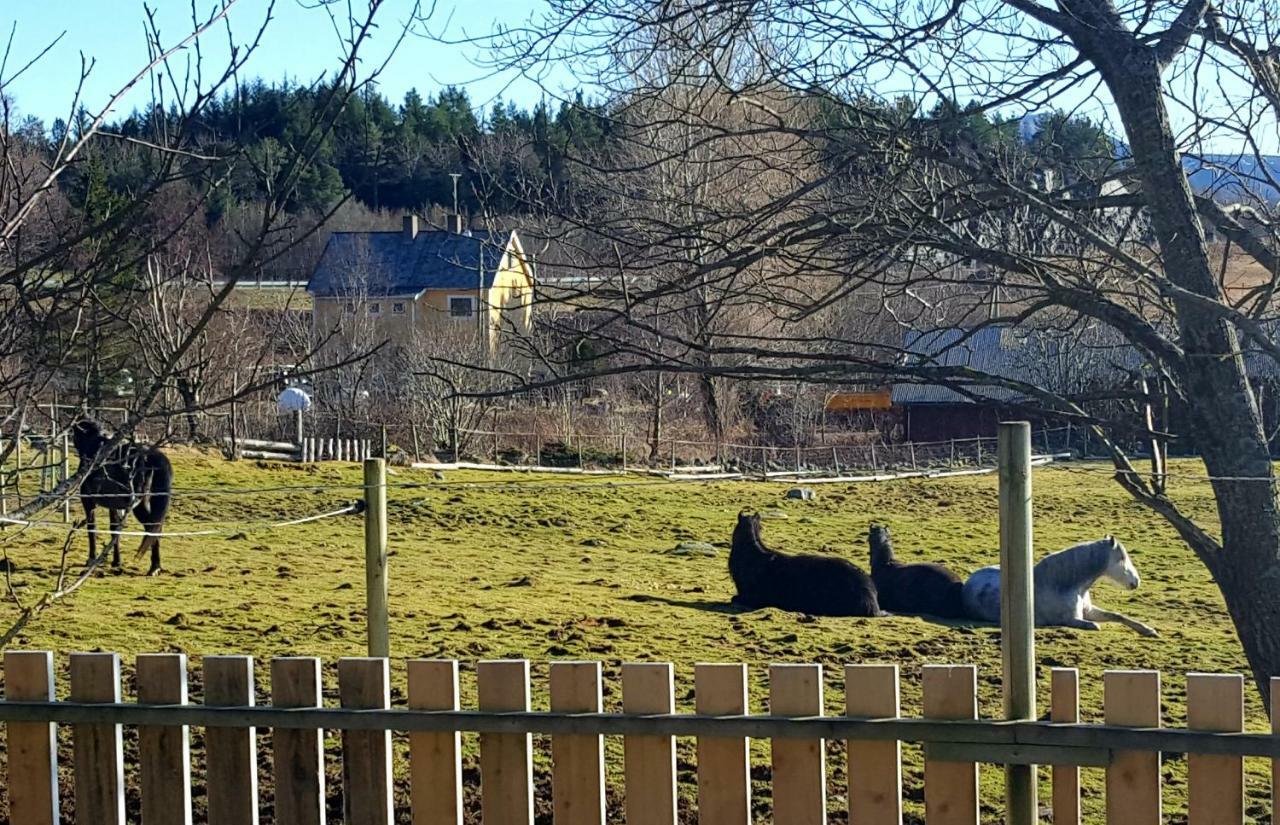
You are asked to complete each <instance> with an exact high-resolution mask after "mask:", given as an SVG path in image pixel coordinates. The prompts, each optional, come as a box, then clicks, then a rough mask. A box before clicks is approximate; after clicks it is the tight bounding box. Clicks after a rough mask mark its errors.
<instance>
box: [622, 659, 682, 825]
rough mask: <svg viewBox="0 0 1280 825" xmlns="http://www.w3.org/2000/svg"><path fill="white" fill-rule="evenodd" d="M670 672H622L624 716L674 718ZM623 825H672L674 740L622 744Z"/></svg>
mask: <svg viewBox="0 0 1280 825" xmlns="http://www.w3.org/2000/svg"><path fill="white" fill-rule="evenodd" d="M675 710H676V707H675V680H674V678H673V672H672V667H671V665H670V664H668V663H662V664H648V663H640V664H635V663H633V664H624V665H623V666H622V712H623V713H638V714H644V713H675ZM622 747H623V761H624V764H625V767H624V769H623V773H624V784H625V790H626V809H627V810H626V815H627V825H675V823H676V798H677V796H676V738H675V737H674V736H627V737H625V738H624V739H623V742H622Z"/></svg>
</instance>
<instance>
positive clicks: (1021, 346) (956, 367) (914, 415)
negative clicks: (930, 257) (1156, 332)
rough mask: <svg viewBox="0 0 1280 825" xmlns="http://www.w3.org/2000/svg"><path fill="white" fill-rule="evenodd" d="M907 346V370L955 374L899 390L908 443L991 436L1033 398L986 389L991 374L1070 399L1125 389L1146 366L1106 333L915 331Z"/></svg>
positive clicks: (998, 328) (896, 399)
mask: <svg viewBox="0 0 1280 825" xmlns="http://www.w3.org/2000/svg"><path fill="white" fill-rule="evenodd" d="M902 347H903V349H904V350H905V351H906V352H907V353H908V355H907V356H906V359H905V361H906V363H904V366H905V367H911V366H916V367H937V368H941V369H944V370H946V371H947V372H948V373H954V376H955V377H954V379H952V380H948V381H945V382H937V383H933V382H929V381H926V380H923V379H922V380H919V381H905V380H904V381H899V382H898V383H895V384H894V386H893V393H892V400H893V406H894V407H895V408H897V409H898V410H899V411H900V415H901V419H902V429H903V437H904V438H905V439H906V440H908V441H926V442H927V441H947V440H950V439H953V438H974V437H977V436H994V435H995V434H996V425H997V424H998V423H999V422H1000V421H1001V420H1002V419H1004V418H1007V417H1008V415H1009V414H1010V413H1012V412H1014V411H1015V408H1016V407H1017V406H1018V405H1019V404H1020V403H1022V402H1024V401H1028V400H1030V399H1027V398H1026V397H1025V396H1024V395H1023V394H1022V393H1020V392H1018V391H1017V390H1015V389H1012V388H1010V387H1002V386H998V385H993V383H985V384H984V383H982V381H984V380H986V381H988V382H990V378H987V376H994V377H995V378H996V379H1000V378H1005V379H1009V380H1010V381H1016V382H1018V383H1022V384H1030V385H1033V386H1036V387H1039V388H1042V389H1044V390H1046V391H1048V392H1052V393H1055V394H1057V395H1060V396H1065V397H1073V396H1080V395H1082V394H1085V393H1089V392H1092V391H1097V390H1101V389H1116V388H1118V387H1121V386H1125V385H1126V384H1129V383H1132V381H1133V380H1134V378H1135V376H1137V375H1138V373H1139V372H1140V371H1141V368H1142V363H1141V359H1140V357H1139V355H1138V353H1137V351H1136V350H1134V349H1133V347H1132V346H1130V345H1129V344H1128V343H1126V342H1123V341H1119V340H1116V339H1114V338H1113V337H1112V336H1107V335H1105V334H1103V333H1098V334H1094V335H1087V334H1082V333H1081V332H1078V331H1073V332H1071V333H1065V332H1059V331H1055V330H1043V329H1033V328H1023V327H1014V326H1007V325H992V326H988V327H981V328H976V329H961V328H949V329H937V330H926V331H914V330H913V331H909V332H907V333H906V335H905V336H904V338H903V343H902ZM966 372H968V373H970V375H969V377H966V376H965V373H966ZM1033 405H1034V403H1033ZM1021 417H1025V415H1023V416H1021Z"/></svg>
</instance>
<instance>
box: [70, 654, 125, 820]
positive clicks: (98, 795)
mask: <svg viewBox="0 0 1280 825" xmlns="http://www.w3.org/2000/svg"><path fill="white" fill-rule="evenodd" d="M71 701H73V702H105V703H116V702H119V701H120V657H119V656H117V655H116V654H114V653H72V654H71ZM71 738H72V752H73V757H72V758H73V761H74V763H75V783H74V784H75V793H76V819H77V820H78V821H80V822H92V823H93V824H94V825H124V821H125V819H124V741H123V736H122V731H121V727H120V725H112V724H82V725H72V726H71Z"/></svg>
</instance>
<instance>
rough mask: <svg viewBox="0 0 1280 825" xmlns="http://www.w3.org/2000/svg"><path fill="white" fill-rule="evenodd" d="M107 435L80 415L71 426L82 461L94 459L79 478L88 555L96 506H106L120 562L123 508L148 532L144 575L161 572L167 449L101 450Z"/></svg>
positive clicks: (92, 551)
mask: <svg viewBox="0 0 1280 825" xmlns="http://www.w3.org/2000/svg"><path fill="white" fill-rule="evenodd" d="M109 440H110V439H108V438H107V437H106V436H104V435H103V434H102V428H101V427H100V426H99V425H98V422H96V421H92V420H90V419H84V420H81V421H78V422H76V424H75V426H73V427H72V428H71V441H72V443H73V444H74V445H75V448H76V453H77V454H78V455H79V456H80V462H81V464H82V465H83V464H84V463H85V462H94V461H96V462H97V464H96V466H95V467H94V468H93V470H92V471H91V472H90V473H89V475H88V476H86V477H85V479H84V481H82V482H81V484H80V495H81V499H80V500H81V502H82V503H83V504H84V517H85V522H86V526H87V527H88V531H89V561H90V562H92V561H93V560H94V559H95V558H97V555H98V544H97V531H96V524H97V522H96V519H95V518H94V512H93V511H94V509H95V508H97V507H105V508H106V510H107V514H108V516H109V518H110V521H111V533H112V534H111V543H110V547H111V563H112V565H113V566H115V567H119V566H120V532H119V531H120V530H121V528H122V527H123V525H124V519H125V513H126V512H127V511H128V510H133V515H134V516H135V517H137V519H138V521H139V522H140V523H141V524H142V527H143V529H144V530H145V531H146V532H147V533H149V534H150V535H147V536H145V537H143V539H142V544H141V545H139V547H138V555H142V554H143V553H145V552H146V551H147V549H148V548H150V550H151V569H150V570H148V571H147V575H148V576H154V575H155V574H157V573H159V572H160V531H161V530H162V529H163V527H164V517H165V514H166V513H168V511H169V493H170V491H171V490H172V489H173V468H172V466H170V464H169V459H168V458H166V457H165V454H164V453H162V452H160V451H159V450H157V449H156V448H155V447H148V446H139V445H136V444H117V445H116V446H114V447H112V448H111V450H110V451H109V452H108V453H107V454H105V455H104V454H101V453H102V451H103V448H104V447H105V446H106V444H107V442H108V441H109Z"/></svg>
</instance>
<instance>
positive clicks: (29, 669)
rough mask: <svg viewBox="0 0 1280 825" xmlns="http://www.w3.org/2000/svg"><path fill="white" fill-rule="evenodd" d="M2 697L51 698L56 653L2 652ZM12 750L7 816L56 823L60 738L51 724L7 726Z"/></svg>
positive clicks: (32, 823) (36, 824) (32, 822)
mask: <svg viewBox="0 0 1280 825" xmlns="http://www.w3.org/2000/svg"><path fill="white" fill-rule="evenodd" d="M4 698H5V699H7V700H9V701H13V702H52V701H53V700H54V692H53V654H52V653H49V652H48V651H43V650H9V651H6V652H5V654H4ZM5 752H6V753H7V754H8V757H9V758H8V768H9V772H8V775H7V776H6V777H5V779H6V783H7V787H8V789H9V818H10V820H11V821H13V822H22V823H30V825H58V823H59V822H60V821H61V814H60V812H59V810H58V738H57V730H56V728H55V726H54V725H53V724H52V723H49V722H9V723H7V724H6V725H5Z"/></svg>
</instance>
